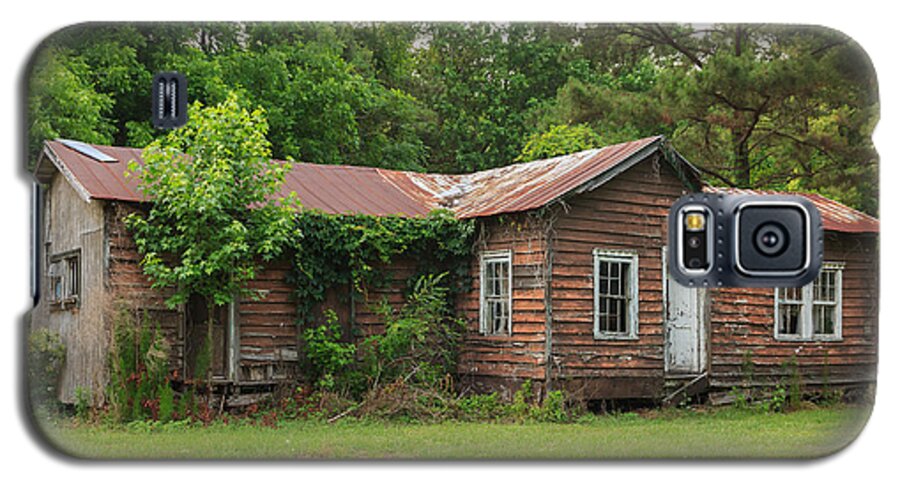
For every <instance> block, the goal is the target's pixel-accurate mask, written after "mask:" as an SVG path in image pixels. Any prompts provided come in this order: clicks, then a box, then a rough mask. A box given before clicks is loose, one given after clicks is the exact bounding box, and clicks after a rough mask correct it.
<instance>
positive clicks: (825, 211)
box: [704, 187, 880, 233]
mask: <svg viewBox="0 0 900 486" xmlns="http://www.w3.org/2000/svg"><path fill="white" fill-rule="evenodd" d="M704 190H705V191H707V192H726V193H729V194H749V195H766V194H793V195H797V196H803V197H805V198H807V199H809V200H810V202H812V203H813V204H814V205H815V206H816V209H818V210H819V213H820V214H821V215H822V225H823V226H824V227H825V230H826V231H837V232H839V233H878V232H879V228H880V225H879V221H878V219H877V218H874V217H872V216H869V215H868V214H866V213H863V212H861V211H857V210H855V209H853V208H851V207H848V206H845V205H843V204H841V203H839V202H837V201H834V200H831V199H828V198H827V197H825V196H821V195H819V194H814V193H811V192H778V191H763V190H757V189H736V188H722V187H707V188H704Z"/></svg>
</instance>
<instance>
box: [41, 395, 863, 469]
mask: <svg viewBox="0 0 900 486" xmlns="http://www.w3.org/2000/svg"><path fill="white" fill-rule="evenodd" d="M869 410H870V409H869V408H867V407H830V408H821V409H814V410H802V411H796V412H792V413H786V414H764V413H759V412H753V411H738V410H734V409H720V410H716V411H713V412H709V411H706V412H684V411H680V412H675V413H661V414H657V416H655V417H652V418H649V417H641V416H637V415H635V414H626V415H621V416H603V417H597V418H594V419H592V420H589V421H586V422H585V423H575V424H549V423H533V424H492V423H441V424H402V423H378V422H355V421H343V422H339V423H336V424H325V423H320V422H313V421H293V422H285V423H282V424H280V425H279V426H278V427H277V428H271V427H263V426H250V425H233V424H232V425H223V424H218V425H211V426H207V427H203V426H189V427H180V428H175V429H172V430H140V431H136V430H133V429H134V428H133V427H131V428H129V427H109V426H96V425H90V426H89V425H75V424H74V423H73V422H71V421H68V420H63V421H58V422H56V423H55V424H53V425H47V426H46V427H45V431H46V435H47V439H48V440H49V441H50V442H51V443H52V444H54V446H55V447H56V448H57V449H59V450H61V451H63V452H65V453H66V454H69V455H72V456H75V457H80V458H103V459H118V458H129V459H153V458H179V459H196V458H209V459H238V458H243V459H300V458H311V459H346V458H392V459H615V458H750V457H758V458H759V457H766V458H770V457H779V458H812V457H819V456H823V455H827V454H829V453H831V452H834V451H837V450H839V449H840V448H842V447H843V446H844V445H846V444H848V443H849V442H850V441H852V440H853V438H855V437H856V435H857V434H858V433H859V431H860V430H861V429H862V427H863V426H864V425H865V422H866V419H867V418H868V415H869Z"/></svg>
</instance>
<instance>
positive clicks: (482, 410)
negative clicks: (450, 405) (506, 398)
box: [456, 392, 506, 421]
mask: <svg viewBox="0 0 900 486" xmlns="http://www.w3.org/2000/svg"><path fill="white" fill-rule="evenodd" d="M456 408H457V418H459V419H461V420H472V421H483V420H495V419H497V418H499V417H503V416H504V415H505V414H506V404H505V403H503V400H502V399H501V398H500V395H499V394H498V393H497V392H493V393H487V394H481V395H478V394H476V395H468V396H464V397H461V398H459V399H458V400H457V401H456Z"/></svg>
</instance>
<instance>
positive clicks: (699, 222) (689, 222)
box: [684, 213, 706, 231]
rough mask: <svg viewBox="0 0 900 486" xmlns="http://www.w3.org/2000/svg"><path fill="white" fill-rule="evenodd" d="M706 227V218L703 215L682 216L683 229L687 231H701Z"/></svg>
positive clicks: (689, 214) (688, 214)
mask: <svg viewBox="0 0 900 486" xmlns="http://www.w3.org/2000/svg"><path fill="white" fill-rule="evenodd" d="M705 226H706V216H705V215H704V214H703V213H687V214H685V215H684V227H685V228H687V229H688V231H703V228H704V227H705Z"/></svg>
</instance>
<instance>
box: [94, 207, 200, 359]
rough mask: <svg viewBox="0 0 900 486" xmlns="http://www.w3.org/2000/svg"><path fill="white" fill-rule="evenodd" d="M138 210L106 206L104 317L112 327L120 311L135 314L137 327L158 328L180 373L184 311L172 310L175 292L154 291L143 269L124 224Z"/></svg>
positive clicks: (182, 354) (182, 357)
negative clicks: (169, 299) (167, 301)
mask: <svg viewBox="0 0 900 486" xmlns="http://www.w3.org/2000/svg"><path fill="white" fill-rule="evenodd" d="M136 211H141V208H140V206H138V205H137V204H133V203H123V202H107V203H106V210H105V214H104V217H105V227H106V245H105V246H106V255H107V258H106V261H105V268H104V269H103V270H104V281H105V289H106V297H105V298H106V309H105V316H106V319H107V321H108V322H109V325H110V328H112V326H114V325H115V322H116V319H118V318H119V317H118V315H119V314H120V313H121V312H129V313H131V314H133V322H135V323H136V324H139V325H142V324H143V325H149V326H154V327H156V326H158V327H159V329H160V331H162V332H163V334H164V336H165V338H166V341H167V342H168V345H169V349H170V352H169V361H170V366H171V368H172V369H173V370H179V373H180V372H181V371H183V364H184V361H183V360H184V308H183V306H177V307H175V308H169V306H168V305H166V299H168V298H169V297H171V295H172V291H171V290H164V289H153V288H151V283H150V279H149V278H148V277H147V276H146V275H145V274H144V271H143V269H142V268H141V255H140V253H139V252H138V249H137V246H136V245H135V243H134V237H133V235H132V234H131V232H130V231H128V228H127V227H126V225H125V221H124V219H125V217H126V216H127V215H129V214H131V213H133V212H136Z"/></svg>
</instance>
